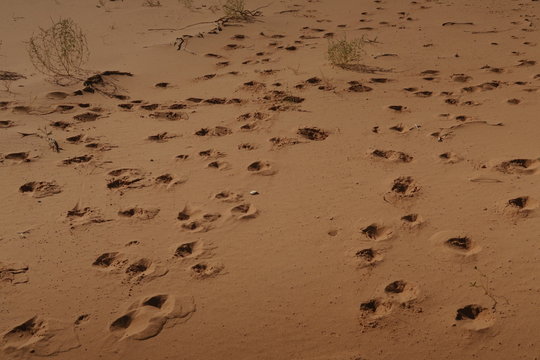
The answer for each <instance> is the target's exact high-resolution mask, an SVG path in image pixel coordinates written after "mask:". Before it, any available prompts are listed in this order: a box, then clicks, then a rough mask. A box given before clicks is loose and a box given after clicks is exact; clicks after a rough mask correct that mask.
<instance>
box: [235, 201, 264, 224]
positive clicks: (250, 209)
mask: <svg viewBox="0 0 540 360" xmlns="http://www.w3.org/2000/svg"><path fill="white" fill-rule="evenodd" d="M231 214H232V215H233V217H235V218H237V219H240V220H246V219H254V218H256V217H257V216H258V215H259V210H257V208H255V207H254V206H253V205H251V204H245V203H244V204H240V205H237V206H235V207H233V208H232V209H231Z"/></svg>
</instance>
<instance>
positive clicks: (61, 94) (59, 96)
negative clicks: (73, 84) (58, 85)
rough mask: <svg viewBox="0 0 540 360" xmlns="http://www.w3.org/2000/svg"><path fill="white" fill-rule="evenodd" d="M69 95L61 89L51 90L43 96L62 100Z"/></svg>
mask: <svg viewBox="0 0 540 360" xmlns="http://www.w3.org/2000/svg"><path fill="white" fill-rule="evenodd" d="M68 96H69V94H68V93H65V92H63V91H52V92H50V93H47V94H46V95H45V97H46V98H47V99H49V100H64V99H65V98H67V97H68Z"/></svg>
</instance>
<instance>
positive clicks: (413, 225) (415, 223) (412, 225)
mask: <svg viewBox="0 0 540 360" xmlns="http://www.w3.org/2000/svg"><path fill="white" fill-rule="evenodd" d="M401 225H402V228H404V229H407V230H415V229H418V228H420V227H422V226H423V225H424V219H423V218H422V216H420V215H418V214H414V213H413V214H407V215H404V216H402V217H401Z"/></svg>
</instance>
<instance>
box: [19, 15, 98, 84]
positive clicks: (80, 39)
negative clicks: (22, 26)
mask: <svg viewBox="0 0 540 360" xmlns="http://www.w3.org/2000/svg"><path fill="white" fill-rule="evenodd" d="M28 53H29V55H30V59H31V60H32V64H33V65H34V66H35V68H36V69H37V70H38V71H40V72H41V73H43V74H45V75H49V76H52V77H54V78H57V79H58V78H68V79H74V78H77V77H78V76H79V75H81V74H83V73H84V72H85V71H84V70H83V68H82V66H83V65H84V64H85V63H86V61H88V55H89V50H88V45H87V42H86V36H85V35H84V33H83V32H82V30H81V28H80V27H79V26H78V25H77V24H76V23H75V22H74V21H73V20H71V19H60V20H58V21H53V23H52V26H51V27H50V28H48V29H43V28H40V29H39V32H38V33H37V34H34V35H32V37H31V38H30V41H29V45H28Z"/></svg>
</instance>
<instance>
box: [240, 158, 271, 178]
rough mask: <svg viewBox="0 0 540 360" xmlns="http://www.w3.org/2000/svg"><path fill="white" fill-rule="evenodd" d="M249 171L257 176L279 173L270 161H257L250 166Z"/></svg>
mask: <svg viewBox="0 0 540 360" xmlns="http://www.w3.org/2000/svg"><path fill="white" fill-rule="evenodd" d="M247 171H249V172H250V173H252V174H255V175H263V176H270V175H274V174H276V173H277V170H276V169H274V168H273V166H272V164H271V163H270V162H269V161H255V162H252V163H251V164H249V165H248V167H247Z"/></svg>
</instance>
